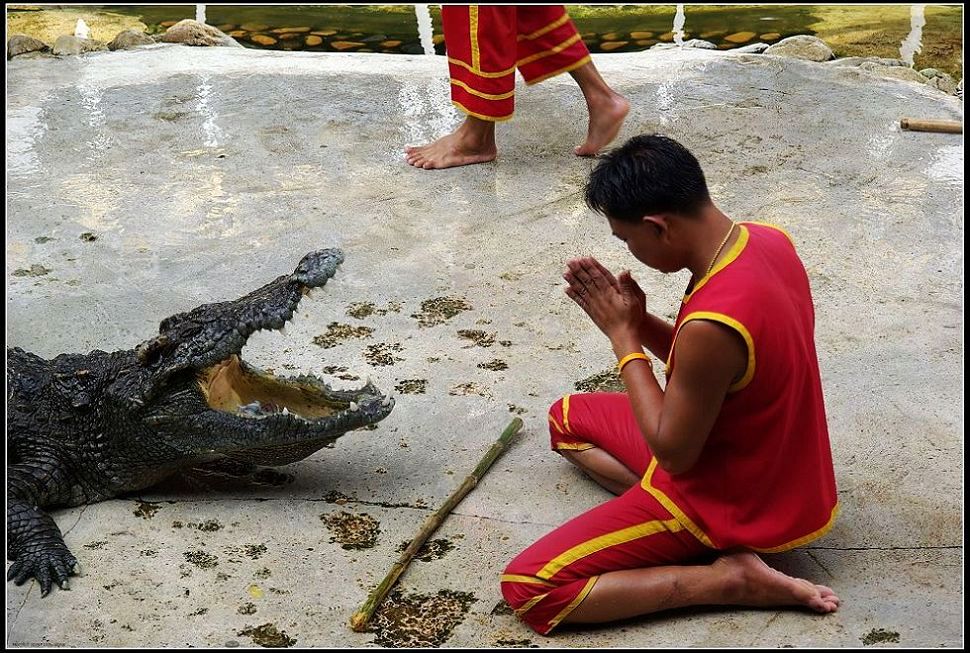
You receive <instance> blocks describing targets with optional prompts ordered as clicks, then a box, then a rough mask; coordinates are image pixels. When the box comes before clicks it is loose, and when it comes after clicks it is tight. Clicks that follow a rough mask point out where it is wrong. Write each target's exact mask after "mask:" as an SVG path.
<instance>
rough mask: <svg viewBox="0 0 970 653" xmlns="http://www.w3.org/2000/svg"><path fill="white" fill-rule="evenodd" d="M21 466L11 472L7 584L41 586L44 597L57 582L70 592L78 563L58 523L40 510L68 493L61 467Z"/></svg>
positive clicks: (43, 465)
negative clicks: (32, 581) (9, 563)
mask: <svg viewBox="0 0 970 653" xmlns="http://www.w3.org/2000/svg"><path fill="white" fill-rule="evenodd" d="M49 462H50V461H47V460H45V461H44V464H36V465H31V464H17V465H11V466H9V467H8V468H7V560H10V561H12V562H13V564H12V565H10V569H8V570H7V580H8V581H10V580H12V581H14V582H15V583H16V584H17V585H23V584H24V583H25V582H26V581H27V580H29V579H30V578H36V579H37V582H38V583H40V590H41V596H46V595H47V593H48V592H50V590H51V583H52V582H56V583H57V584H58V585H60V586H61V588H62V589H68V577H69V576H71V575H72V574H75V573H77V572H78V562H77V559H76V558H75V557H74V556H73V555H72V554H71V552H70V551H69V550H68V548H67V545H65V544H64V537H63V536H62V535H61V531H60V529H59V528H58V527H57V524H55V523H54V520H53V519H52V518H51V516H50V515H48V514H47V513H46V512H44V511H43V510H42V509H41V507H40V506H42V505H49V504H50V503H51V501H52V499H56V498H57V497H59V496H64V495H65V494H66V493H69V492H67V491H68V488H67V484H66V482H65V479H64V476H63V474H62V472H61V470H60V469H59V467H51V466H50V465H49V464H48V463H49Z"/></svg>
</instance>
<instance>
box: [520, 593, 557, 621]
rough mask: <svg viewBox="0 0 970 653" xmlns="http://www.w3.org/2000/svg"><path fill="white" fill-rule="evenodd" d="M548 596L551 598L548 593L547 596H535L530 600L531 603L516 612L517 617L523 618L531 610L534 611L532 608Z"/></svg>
mask: <svg viewBox="0 0 970 653" xmlns="http://www.w3.org/2000/svg"><path fill="white" fill-rule="evenodd" d="M547 596H549V592H546V593H545V594H540V595H539V596H533V597H532V598H531V599H529V602H528V603H526V604H525V605H523V606H522V607H521V608H519V609H518V610H516V611H515V615H516V616H517V617H521V616H522V615H524V614H525V613H526V612H528V611H529V610H531V609H532V606H534V605H535V604H536V603H538V602H539V601H541V600H542V599H544V598H546V597H547Z"/></svg>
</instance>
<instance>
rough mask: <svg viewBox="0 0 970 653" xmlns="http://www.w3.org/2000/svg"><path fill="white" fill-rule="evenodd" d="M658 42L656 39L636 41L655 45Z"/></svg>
mask: <svg viewBox="0 0 970 653" xmlns="http://www.w3.org/2000/svg"><path fill="white" fill-rule="evenodd" d="M656 42H657V40H656V39H640V40H639V41H635V43H636V44H637V45H654V44H655V43H656Z"/></svg>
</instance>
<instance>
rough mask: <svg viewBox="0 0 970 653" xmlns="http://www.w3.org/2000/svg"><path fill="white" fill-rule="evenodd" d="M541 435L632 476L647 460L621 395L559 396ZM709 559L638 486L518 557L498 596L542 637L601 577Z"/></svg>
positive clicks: (555, 444) (702, 547)
mask: <svg viewBox="0 0 970 653" xmlns="http://www.w3.org/2000/svg"><path fill="white" fill-rule="evenodd" d="M549 432H550V434H551V436H552V448H553V450H555V451H562V450H584V449H589V448H592V447H600V448H602V449H604V450H605V451H606V452H608V453H609V454H611V455H612V456H613V457H614V458H616V459H617V460H619V461H620V462H622V463H623V464H624V465H626V466H627V467H629V468H630V469H631V470H632V471H633V472H634V473H636V474H637V475H639V476H643V474H644V473H645V472H646V469H647V466H648V464H649V463H650V460H651V457H652V454H651V453H650V450H649V449H648V448H647V445H646V442H644V439H643V436H642V435H641V434H640V428H639V427H638V426H637V423H636V420H635V418H634V416H633V410H632V409H631V407H630V400H629V398H628V397H627V395H626V394H624V393H605V392H598V393H593V394H577V395H569V396H566V397H563V398H562V399H560V400H559V401H557V402H556V403H555V404H553V406H552V408H551V409H550V410H549ZM709 553H711V549H710V548H708V547H707V546H705V545H704V544H702V543H701V542H700V540H698V539H697V538H696V537H694V536H693V535H692V534H691V533H690V532H689V531H687V530H686V529H684V527H683V526H682V525H681V524H680V523H679V522H678V521H677V520H676V519H675V518H674V516H673V515H672V514H671V513H670V512H668V511H667V510H666V509H665V508H664V507H663V506H662V505H661V504H660V503H659V502H658V501H657V500H656V499H655V498H653V496H651V495H650V494H649V493H648V492H647V491H646V490H644V489H643V488H642V487H641V485H640V484H639V483H638V484H636V485H635V486H634V487H632V488H630V489H629V490H627V491H626V493H624V494H622V495H621V496H618V497H617V498H615V499H612V500H611V501H608V502H606V503H604V504H602V505H600V506H597V507H596V508H593V509H592V510H590V511H589V512H587V513H585V514H582V515H580V516H579V517H576V518H575V519H572V520H571V521H569V522H567V523H566V524H564V525H563V526H560V527H559V528H557V529H556V530H554V531H552V532H551V533H549V534H547V535H545V536H544V537H543V538H541V539H540V540H539V541H537V542H536V543H535V544H533V545H532V546H530V547H529V548H528V549H526V550H525V551H523V552H522V553H520V554H519V555H518V556H517V557H516V558H515V559H514V560H513V561H512V562H511V563H509V565H508V567H507V568H506V570H505V572H504V573H503V575H502V579H501V580H502V594H503V595H504V596H505V600H506V602H507V603H508V604H509V605H510V606H511V607H512V608H513V609H514V610H515V613H516V614H517V615H518V616H519V617H520V618H521V619H522V620H523V621H525V622H526V623H527V624H528V625H529V626H530V627H531V628H532V629H533V630H535V631H536V632H537V633H539V634H541V635H548V634H549V633H550V632H551V631H552V629H553V628H555V627H556V626H557V625H558V624H559V623H560V622H561V621H562V620H563V619H565V618H566V617H567V616H568V615H569V613H570V612H572V611H573V610H574V609H575V608H576V607H577V606H578V605H579V604H580V603H581V602H582V601H583V599H584V598H586V595H587V594H589V592H590V591H591V590H592V589H593V587H594V585H595V584H596V581H597V579H598V578H599V577H600V575H601V574H604V573H607V572H611V571H619V570H622V569H638V568H641V567H651V566H656V565H672V564H673V565H676V564H684V563H686V562H689V561H690V560H692V559H696V558H698V557H700V556H703V555H705V554H709Z"/></svg>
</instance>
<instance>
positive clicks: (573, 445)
mask: <svg viewBox="0 0 970 653" xmlns="http://www.w3.org/2000/svg"><path fill="white" fill-rule="evenodd" d="M595 447H596V445H595V444H590V443H588V442H558V443H556V449H572V450H574V451H586V450H587V449H593V448H595Z"/></svg>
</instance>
